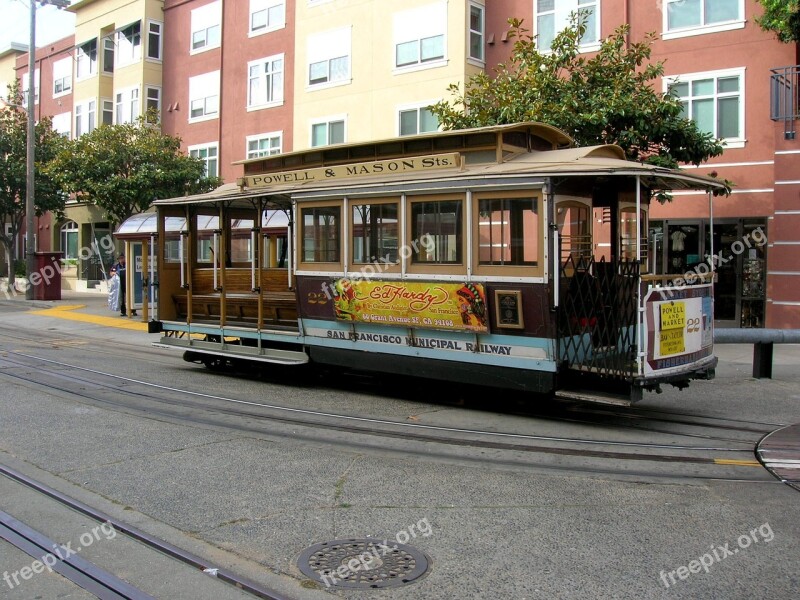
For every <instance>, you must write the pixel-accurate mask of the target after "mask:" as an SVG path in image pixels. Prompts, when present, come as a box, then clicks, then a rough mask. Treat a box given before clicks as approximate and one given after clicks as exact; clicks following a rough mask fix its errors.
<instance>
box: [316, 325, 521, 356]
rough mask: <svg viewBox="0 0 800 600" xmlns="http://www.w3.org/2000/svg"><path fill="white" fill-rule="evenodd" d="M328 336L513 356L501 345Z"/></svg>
mask: <svg viewBox="0 0 800 600" xmlns="http://www.w3.org/2000/svg"><path fill="white" fill-rule="evenodd" d="M327 336H328V337H329V338H331V339H335V340H350V341H356V342H377V343H380V344H405V345H406V346H413V347H414V348H434V349H437V350H459V351H462V352H483V353H484V354H503V355H506V356H510V355H511V346H504V345H501V344H475V343H473V342H461V341H458V340H442V339H438V338H420V337H414V338H412V337H410V336H400V335H389V334H386V333H358V332H356V333H353V332H350V331H334V330H328V331H327Z"/></svg>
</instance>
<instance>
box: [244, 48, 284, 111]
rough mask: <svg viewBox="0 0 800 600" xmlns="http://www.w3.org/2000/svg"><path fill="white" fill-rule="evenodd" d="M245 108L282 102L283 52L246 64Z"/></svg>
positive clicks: (261, 106)
mask: <svg viewBox="0 0 800 600" xmlns="http://www.w3.org/2000/svg"><path fill="white" fill-rule="evenodd" d="M247 69H248V87H247V108H248V109H251V108H263V107H266V106H272V105H275V104H278V103H281V102H283V54H280V55H278V56H270V57H269V58H262V59H260V60H255V61H253V62H251V63H249V64H248V65H247Z"/></svg>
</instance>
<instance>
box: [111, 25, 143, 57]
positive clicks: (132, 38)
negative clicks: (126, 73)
mask: <svg viewBox="0 0 800 600" xmlns="http://www.w3.org/2000/svg"><path fill="white" fill-rule="evenodd" d="M141 58H142V24H141V22H140V21H137V22H136V23H131V24H130V25H128V26H127V27H124V28H123V29H120V30H119V31H118V32H117V51H116V53H115V56H114V59H115V60H116V66H118V67H122V66H124V65H130V64H132V63H135V62H137V61H139V60H140V59H141Z"/></svg>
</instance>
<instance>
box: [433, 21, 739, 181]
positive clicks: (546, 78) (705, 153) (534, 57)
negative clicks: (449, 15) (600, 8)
mask: <svg viewBox="0 0 800 600" xmlns="http://www.w3.org/2000/svg"><path fill="white" fill-rule="evenodd" d="M509 23H510V25H511V30H510V33H509V37H510V38H511V39H514V45H513V48H512V52H511V57H510V60H509V61H508V62H507V63H501V64H499V65H498V66H497V67H496V68H495V73H494V77H491V76H490V75H488V74H486V73H479V74H477V75H474V76H473V77H471V78H470V79H469V80H468V81H467V83H466V86H465V88H464V92H463V93H462V92H461V91H460V89H459V86H458V85H457V84H452V85H450V87H449V91H450V93H451V94H452V95H454V96H455V99H454V100H453V102H452V103H451V102H448V101H446V100H445V101H441V102H439V103H437V104H435V105H434V106H432V107H431V110H432V112H433V113H434V114H435V115H436V116H437V117H438V118H439V122H440V123H441V124H442V125H443V126H444V128H445V129H463V128H467V127H479V126H483V125H499V124H505V123H514V122H520V121H539V122H542V123H547V124H550V125H554V126H556V127H558V128H560V129H562V130H564V131H565V132H567V133H569V135H571V136H572V137H573V139H574V140H575V142H576V143H577V144H578V145H579V146H591V145H596V144H618V145H619V146H621V147H622V148H623V150H625V154H626V155H627V156H628V158H630V159H632V160H638V161H643V162H648V163H652V164H657V165H660V166H667V167H676V166H677V165H678V163H682V162H684V163H693V164H700V163H701V162H703V161H705V160H707V159H708V158H710V157H712V156H717V155H719V154H721V153H722V150H723V147H722V144H721V143H720V141H719V140H716V139H715V138H714V137H713V135H711V134H710V133H704V132H701V131H699V130H698V129H697V126H696V125H695V123H694V122H693V121H691V120H689V119H687V118H685V116H684V114H683V109H682V105H681V103H680V101H679V100H678V99H677V98H675V97H673V96H671V95H670V94H668V93H659V92H657V91H656V90H655V88H654V86H653V84H654V83H656V80H657V79H658V78H660V77H661V76H662V75H663V74H664V67H663V63H661V62H658V63H651V62H649V59H650V54H651V45H652V42H653V40H654V38H655V35H654V34H648V35H647V36H646V38H645V40H644V41H642V42H636V43H630V44H628V43H627V35H628V32H629V29H630V28H629V26H628V25H623V26H621V27H618V28H617V29H616V30H615V31H614V33H613V34H612V35H610V36H609V37H607V38H606V39H604V40H603V41H602V43H601V46H600V50H599V51H598V52H597V54H595V55H594V56H592V57H587V56H585V55H582V54H581V53H580V51H579V46H580V40H581V37H582V36H583V34H584V32H585V31H586V19H585V17H580V16H578V15H573V17H572V21H571V24H570V26H569V27H567V28H566V29H565V30H564V31H562V32H561V33H559V34H558V35H557V36H556V37H555V39H554V41H553V44H552V48H551V51H548V52H541V51H540V50H539V49H538V48H537V46H536V39H535V38H534V37H532V36H530V35H528V33H527V30H526V29H523V27H522V21H521V20H519V19H510V20H509Z"/></svg>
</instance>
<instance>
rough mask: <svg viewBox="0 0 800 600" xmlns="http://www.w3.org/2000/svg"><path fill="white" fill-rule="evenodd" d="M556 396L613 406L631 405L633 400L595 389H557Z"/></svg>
mask: <svg viewBox="0 0 800 600" xmlns="http://www.w3.org/2000/svg"><path fill="white" fill-rule="evenodd" d="M555 397H556V398H559V399H561V400H576V401H578V402H590V403H592V404H611V405H613V406H630V405H631V404H633V402H634V401H633V400H632V399H631V398H630V397H629V396H623V395H622V394H610V393H608V392H599V391H595V390H556V392H555Z"/></svg>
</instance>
